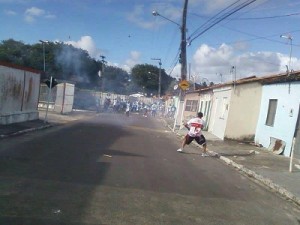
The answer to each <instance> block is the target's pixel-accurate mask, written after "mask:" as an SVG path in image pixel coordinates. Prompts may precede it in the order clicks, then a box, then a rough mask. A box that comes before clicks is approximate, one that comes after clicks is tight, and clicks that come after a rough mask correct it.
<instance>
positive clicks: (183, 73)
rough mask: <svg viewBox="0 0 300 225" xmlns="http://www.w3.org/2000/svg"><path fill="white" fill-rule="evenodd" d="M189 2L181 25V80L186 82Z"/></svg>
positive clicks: (184, 7) (185, 6)
mask: <svg viewBox="0 0 300 225" xmlns="http://www.w3.org/2000/svg"><path fill="white" fill-rule="evenodd" d="M187 6H188V0H185V1H184V6H183V14H182V25H181V46H180V47H181V53H180V63H181V80H186V77H187V60H186V15H187Z"/></svg>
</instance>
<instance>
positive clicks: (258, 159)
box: [165, 120, 300, 206]
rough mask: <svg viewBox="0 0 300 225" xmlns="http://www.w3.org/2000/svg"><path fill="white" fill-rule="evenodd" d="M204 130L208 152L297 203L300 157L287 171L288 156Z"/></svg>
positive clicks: (181, 131) (299, 197) (182, 132)
mask: <svg viewBox="0 0 300 225" xmlns="http://www.w3.org/2000/svg"><path fill="white" fill-rule="evenodd" d="M165 122H166V126H168V127H169V129H171V130H173V121H171V120H165ZM174 132H175V133H176V134H177V135H178V136H181V137H184V135H186V133H187V130H186V128H184V127H183V128H182V129H175V130H174ZM203 134H204V136H205V137H206V139H207V149H208V151H209V153H210V154H211V155H217V156H218V158H219V159H220V160H222V161H223V162H224V163H226V164H228V165H230V166H233V167H234V168H236V169H237V170H239V171H240V172H242V173H244V174H246V175H247V176H249V177H250V178H253V179H255V180H256V181H258V182H260V183H262V184H263V185H265V186H267V187H268V188H270V189H272V190H273V191H275V192H277V193H279V194H280V195H281V196H283V197H284V198H286V199H288V200H291V201H292V202H294V203H296V204H297V205H299V206H300V160H297V159H294V160H293V172H289V165H290V158H288V157H285V156H282V155H275V154H273V153H272V152H271V151H269V150H268V149H266V148H262V147H257V146H255V145H252V144H249V143H242V142H238V141H227V140H225V141H223V140H221V139H220V138H218V137H216V136H214V135H213V134H211V133H209V132H206V131H204V132H203ZM193 144H195V145H197V144H196V143H193ZM187 151H188V148H187Z"/></svg>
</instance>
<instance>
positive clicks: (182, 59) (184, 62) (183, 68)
mask: <svg viewBox="0 0 300 225" xmlns="http://www.w3.org/2000/svg"><path fill="white" fill-rule="evenodd" d="M187 5H188V0H185V2H184V8H183V15H182V25H180V24H178V23H176V22H175V21H173V20H171V19H169V18H167V17H165V16H163V15H161V14H160V13H158V12H157V11H153V12H152V15H153V16H160V17H162V18H164V19H165V20H168V21H170V22H171V23H174V24H176V25H177V26H179V28H180V30H181V44H180V49H181V50H180V51H181V53H180V63H181V80H186V75H187V60H186V44H187V41H186V15H187Z"/></svg>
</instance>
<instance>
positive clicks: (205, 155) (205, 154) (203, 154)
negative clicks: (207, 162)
mask: <svg viewBox="0 0 300 225" xmlns="http://www.w3.org/2000/svg"><path fill="white" fill-rule="evenodd" d="M201 156H203V157H207V156H209V155H208V154H207V153H202V155H201Z"/></svg>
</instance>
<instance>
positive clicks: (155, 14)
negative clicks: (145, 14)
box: [152, 11, 181, 28]
mask: <svg viewBox="0 0 300 225" xmlns="http://www.w3.org/2000/svg"><path fill="white" fill-rule="evenodd" d="M152 15H153V16H160V17H162V18H164V19H165V20H168V21H170V22H171V23H174V24H176V25H177V26H178V27H179V28H181V26H180V24H179V23H176V22H175V21H173V20H170V19H169V18H167V17H165V16H163V15H161V14H159V13H158V12H157V11H152Z"/></svg>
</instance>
